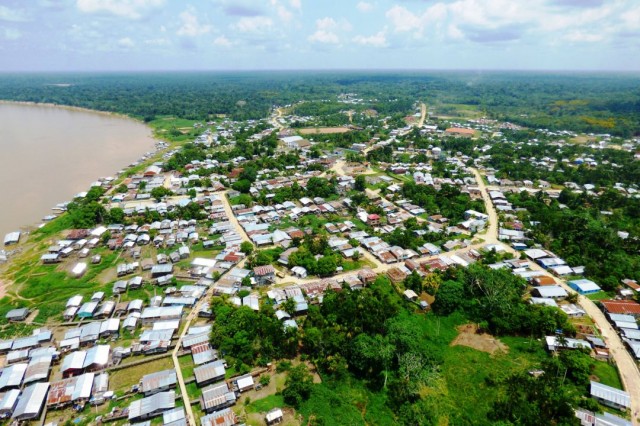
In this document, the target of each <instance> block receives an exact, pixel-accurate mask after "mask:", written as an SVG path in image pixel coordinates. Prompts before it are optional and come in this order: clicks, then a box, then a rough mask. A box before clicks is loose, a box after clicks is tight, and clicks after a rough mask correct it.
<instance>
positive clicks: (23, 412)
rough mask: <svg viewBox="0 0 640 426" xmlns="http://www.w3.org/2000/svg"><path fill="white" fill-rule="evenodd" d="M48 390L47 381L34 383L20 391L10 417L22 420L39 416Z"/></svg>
mask: <svg viewBox="0 0 640 426" xmlns="http://www.w3.org/2000/svg"><path fill="white" fill-rule="evenodd" d="M48 391H49V383H36V384H33V385H31V386H29V387H28V388H26V389H25V390H24V391H23V392H22V395H21V396H20V399H19V400H18V405H17V406H16V409H15V411H14V412H13V415H12V416H11V418H12V419H15V420H17V421H24V420H32V419H37V418H38V417H40V412H41V411H42V407H43V406H44V401H45V398H46V397H47V392H48Z"/></svg>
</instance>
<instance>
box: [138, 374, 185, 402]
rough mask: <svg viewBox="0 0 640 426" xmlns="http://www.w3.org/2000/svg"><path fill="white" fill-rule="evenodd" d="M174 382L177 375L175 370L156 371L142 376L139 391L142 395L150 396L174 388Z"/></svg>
mask: <svg viewBox="0 0 640 426" xmlns="http://www.w3.org/2000/svg"><path fill="white" fill-rule="evenodd" d="M176 383H177V375H176V371H175V370H163V371H157V372H155V373H151V374H147V375H145V376H143V377H142V380H140V391H141V392H142V393H143V394H144V396H151V395H154V394H156V393H159V392H166V391H168V390H170V389H173V388H175V387H176Z"/></svg>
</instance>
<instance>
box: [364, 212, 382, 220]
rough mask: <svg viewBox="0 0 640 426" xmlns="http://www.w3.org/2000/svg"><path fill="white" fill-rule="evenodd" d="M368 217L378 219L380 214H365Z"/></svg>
mask: <svg viewBox="0 0 640 426" xmlns="http://www.w3.org/2000/svg"><path fill="white" fill-rule="evenodd" d="M367 217H368V218H369V220H378V219H380V216H378V215H377V214H374V213H372V214H370V215H369V216H367Z"/></svg>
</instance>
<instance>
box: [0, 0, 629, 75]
mask: <svg viewBox="0 0 640 426" xmlns="http://www.w3.org/2000/svg"><path fill="white" fill-rule="evenodd" d="M0 57H2V60H1V61H0V71H21V70H29V71H51V70H56V71H57V70H73V71H75V70H89V71H97V70H235V69H248V70H255V69H258V70H259V69H370V68H375V69H472V70H475V69H508V70H510V69H532V70H539V69H543V70H548V69H552V70H640V1H639V0H396V1H390V0H194V1H188V0H187V1H176V0H27V1H25V0H0Z"/></svg>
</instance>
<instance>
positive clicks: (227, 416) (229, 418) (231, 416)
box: [200, 408, 238, 426]
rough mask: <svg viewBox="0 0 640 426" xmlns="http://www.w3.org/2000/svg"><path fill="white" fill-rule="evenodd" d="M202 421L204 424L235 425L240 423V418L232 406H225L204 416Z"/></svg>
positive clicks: (209, 425)
mask: <svg viewBox="0 0 640 426" xmlns="http://www.w3.org/2000/svg"><path fill="white" fill-rule="evenodd" d="M200 423H201V425H202V426H234V425H235V424H237V423H238V418H237V417H236V414H235V413H234V412H233V411H231V409H230V408H225V409H224V410H220V411H216V412H215V413H211V414H209V415H208V416H204V417H202V418H201V419H200Z"/></svg>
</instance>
